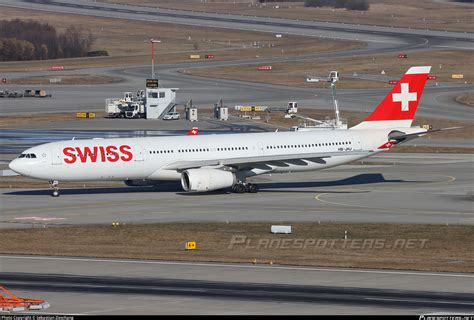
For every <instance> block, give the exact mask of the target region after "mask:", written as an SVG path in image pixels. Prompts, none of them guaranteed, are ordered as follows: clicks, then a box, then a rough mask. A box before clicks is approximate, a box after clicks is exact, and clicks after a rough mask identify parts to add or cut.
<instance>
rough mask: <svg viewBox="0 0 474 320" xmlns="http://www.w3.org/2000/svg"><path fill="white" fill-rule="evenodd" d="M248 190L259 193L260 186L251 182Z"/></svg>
mask: <svg viewBox="0 0 474 320" xmlns="http://www.w3.org/2000/svg"><path fill="white" fill-rule="evenodd" d="M247 192H249V193H257V192H258V187H257V185H256V184H253V183H249V184H248V185H247Z"/></svg>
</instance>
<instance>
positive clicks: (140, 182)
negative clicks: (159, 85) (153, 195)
mask: <svg viewBox="0 0 474 320" xmlns="http://www.w3.org/2000/svg"><path fill="white" fill-rule="evenodd" d="M123 182H124V183H125V184H126V185H127V186H129V187H145V186H156V185H157V184H158V182H159V181H158V180H148V179H134V180H124V181H123Z"/></svg>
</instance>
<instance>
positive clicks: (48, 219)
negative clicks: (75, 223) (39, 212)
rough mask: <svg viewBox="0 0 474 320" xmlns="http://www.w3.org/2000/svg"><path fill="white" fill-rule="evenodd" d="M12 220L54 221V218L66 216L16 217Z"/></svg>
mask: <svg viewBox="0 0 474 320" xmlns="http://www.w3.org/2000/svg"><path fill="white" fill-rule="evenodd" d="M13 219H14V220H33V221H55V220H66V218H56V217H44V218H42V217H17V218H13Z"/></svg>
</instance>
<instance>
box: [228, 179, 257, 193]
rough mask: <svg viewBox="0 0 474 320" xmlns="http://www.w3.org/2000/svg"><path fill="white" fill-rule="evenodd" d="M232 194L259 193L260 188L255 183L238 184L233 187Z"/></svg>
mask: <svg viewBox="0 0 474 320" xmlns="http://www.w3.org/2000/svg"><path fill="white" fill-rule="evenodd" d="M232 192H234V193H245V192H248V193H257V192H258V187H257V185H256V184H253V183H244V182H238V183H236V184H234V185H233V186H232Z"/></svg>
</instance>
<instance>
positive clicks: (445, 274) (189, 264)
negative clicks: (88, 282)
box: [0, 255, 474, 278]
mask: <svg viewBox="0 0 474 320" xmlns="http://www.w3.org/2000/svg"><path fill="white" fill-rule="evenodd" d="M0 259H25V260H26V259H30V260H59V261H61V260H62V261H76V262H77V261H81V262H100V263H124V264H151V265H172V266H173V265H175V266H189V267H192V266H198V267H216V268H239V269H264V270H295V271H298V270H300V271H321V272H345V273H374V274H386V275H390V274H397V275H414V276H430V277H454V278H474V274H456V273H429V272H411V271H386V270H367V269H363V270H360V269H358V270H356V269H330V268H308V267H284V266H271V267H270V266H259V265H237V264H223V263H202V262H201V263H200V262H197V263H195V262H172V261H143V260H112V259H90V258H62V257H32V256H30V257H28V256H9V255H0Z"/></svg>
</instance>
